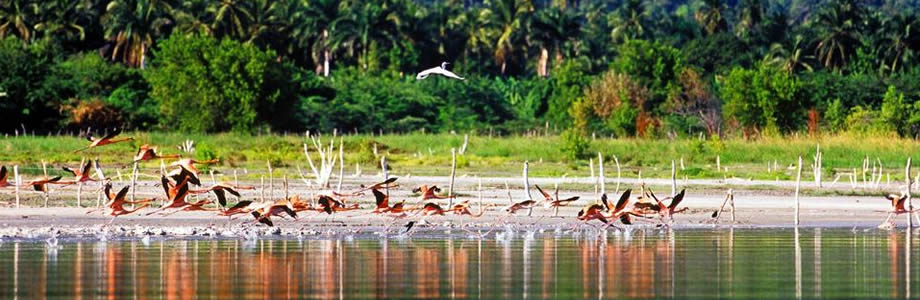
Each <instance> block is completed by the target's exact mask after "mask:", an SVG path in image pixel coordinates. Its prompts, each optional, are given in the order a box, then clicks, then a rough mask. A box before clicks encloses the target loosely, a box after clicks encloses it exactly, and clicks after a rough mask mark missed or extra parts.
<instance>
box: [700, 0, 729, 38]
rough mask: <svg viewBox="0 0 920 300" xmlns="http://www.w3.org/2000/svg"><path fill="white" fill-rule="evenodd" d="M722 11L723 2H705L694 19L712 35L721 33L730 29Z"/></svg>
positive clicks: (718, 0)
mask: <svg viewBox="0 0 920 300" xmlns="http://www.w3.org/2000/svg"><path fill="white" fill-rule="evenodd" d="M722 9H723V6H722V1H721V0H703V6H702V7H700V8H699V9H698V10H697V11H696V14H694V17H695V18H696V21H697V22H699V23H700V26H702V27H703V29H704V30H706V32H707V33H709V34H710V35H711V34H715V33H719V32H722V31H724V30H726V29H728V23H727V22H726V21H725V16H723V15H722Z"/></svg>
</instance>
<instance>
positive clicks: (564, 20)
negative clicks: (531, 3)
mask: <svg viewBox="0 0 920 300" xmlns="http://www.w3.org/2000/svg"><path fill="white" fill-rule="evenodd" d="M580 33H581V22H580V20H579V19H578V16H577V15H576V14H575V12H574V11H572V10H570V9H564V8H561V7H558V6H557V7H555V8H549V9H544V10H541V11H540V12H538V13H537V14H536V15H535V18H534V19H533V21H532V22H531V28H530V34H531V40H532V42H533V43H534V44H536V45H537V46H538V47H539V48H540V59H539V61H538V65H539V66H538V68H537V69H538V70H537V73H538V74H539V75H540V76H544V77H546V76H549V72H548V71H547V65H548V60H549V52H550V51H552V52H553V55H554V56H555V63H556V64H557V65H558V64H561V63H562V60H563V58H564V57H565V56H567V55H569V54H571V53H570V52H574V50H576V49H577V44H578V42H579V34H580Z"/></svg>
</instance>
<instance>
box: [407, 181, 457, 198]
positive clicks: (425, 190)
mask: <svg viewBox="0 0 920 300" xmlns="http://www.w3.org/2000/svg"><path fill="white" fill-rule="evenodd" d="M412 192H413V193H419V194H422V199H421V201H425V200H430V199H447V198H450V197H449V196H440V195H438V193H440V192H441V188H439V187H438V186H436V185H433V186H431V187H428V185H425V184H423V185H421V186H419V187H417V188H415V189H414V190H412Z"/></svg>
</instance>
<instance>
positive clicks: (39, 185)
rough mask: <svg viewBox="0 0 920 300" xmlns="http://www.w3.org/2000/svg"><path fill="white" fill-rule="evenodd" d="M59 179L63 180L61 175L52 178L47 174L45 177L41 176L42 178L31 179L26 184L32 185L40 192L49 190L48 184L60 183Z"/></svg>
mask: <svg viewBox="0 0 920 300" xmlns="http://www.w3.org/2000/svg"><path fill="white" fill-rule="evenodd" d="M59 181H61V176H55V177H51V178H48V177H47V176H45V177H41V178H38V179H35V180H32V181H30V182H29V183H27V184H26V186H32V188H33V189H35V191H38V192H47V191H48V184H52V183H58V182H59Z"/></svg>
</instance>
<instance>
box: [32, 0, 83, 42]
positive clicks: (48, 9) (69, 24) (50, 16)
mask: <svg viewBox="0 0 920 300" xmlns="http://www.w3.org/2000/svg"><path fill="white" fill-rule="evenodd" d="M92 8H93V1H90V0H77V1H45V2H41V3H40V4H39V12H40V13H41V15H42V16H41V21H39V22H38V23H36V24H35V30H36V31H39V32H41V33H42V35H43V37H44V38H52V37H59V38H62V39H65V40H72V39H79V40H83V39H85V38H86V29H85V27H86V26H87V25H89V24H91V23H92V22H94V20H95V18H96V15H95V12H94V11H93V10H92Z"/></svg>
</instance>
